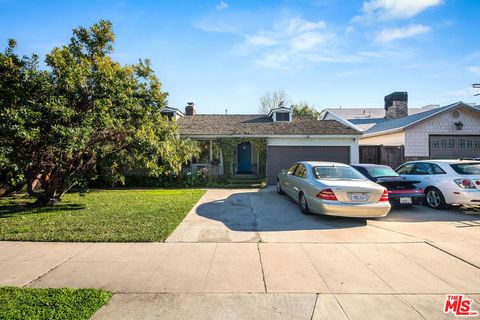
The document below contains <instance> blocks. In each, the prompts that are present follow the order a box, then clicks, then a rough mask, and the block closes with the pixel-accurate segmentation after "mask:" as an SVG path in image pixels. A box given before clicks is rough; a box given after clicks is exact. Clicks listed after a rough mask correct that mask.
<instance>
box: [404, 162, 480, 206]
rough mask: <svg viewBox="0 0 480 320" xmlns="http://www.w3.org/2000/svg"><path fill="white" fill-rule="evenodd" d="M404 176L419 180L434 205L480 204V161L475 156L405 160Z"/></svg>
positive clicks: (429, 202) (427, 201)
mask: <svg viewBox="0 0 480 320" xmlns="http://www.w3.org/2000/svg"><path fill="white" fill-rule="evenodd" d="M395 171H396V172H397V173H398V174H400V175H401V176H402V177H407V178H408V179H411V180H419V181H420V183H419V184H417V186H418V187H420V188H422V189H424V190H425V203H426V204H427V205H428V206H429V207H431V208H434V209H441V208H443V207H445V205H447V204H449V205H467V206H480V162H479V161H473V160H422V161H411V162H407V163H404V164H402V165H401V166H400V167H398V168H397V169H396V170H395Z"/></svg>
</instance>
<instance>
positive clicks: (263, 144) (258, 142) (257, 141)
mask: <svg viewBox="0 0 480 320" xmlns="http://www.w3.org/2000/svg"><path fill="white" fill-rule="evenodd" d="M242 142H251V143H253V147H254V148H255V150H256V151H257V153H258V155H259V164H258V166H259V171H260V172H259V173H260V177H264V176H265V173H266V172H265V166H266V163H267V141H266V140H265V139H262V138H221V139H219V140H218V144H219V145H220V148H221V149H222V155H223V175H224V177H225V178H227V179H228V178H230V177H231V176H232V173H233V172H232V170H233V162H232V159H233V154H234V152H235V148H236V147H237V145H238V144H240V143H242Z"/></svg>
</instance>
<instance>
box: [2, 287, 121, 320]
mask: <svg viewBox="0 0 480 320" xmlns="http://www.w3.org/2000/svg"><path fill="white" fill-rule="evenodd" d="M111 296H112V294H111V293H110V292H108V291H104V290H97V289H76V290H75V289H31V288H13V287H3V288H2V287H0V319H2V320H13V319H18V320H20V319H21V320H24V319H29V320H37V319H38V320H43V319H52V320H53V319H62V320H63V319H69V320H80V319H90V318H91V317H92V316H93V314H94V313H95V312H96V311H97V310H98V309H100V307H101V306H103V305H104V304H106V303H107V302H108V300H110V297H111Z"/></svg>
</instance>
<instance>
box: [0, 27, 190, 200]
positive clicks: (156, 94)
mask: <svg viewBox="0 0 480 320" xmlns="http://www.w3.org/2000/svg"><path fill="white" fill-rule="evenodd" d="M113 43H114V34H113V32H112V26H111V23H110V22H108V21H100V22H99V23H96V24H94V25H93V26H91V27H90V28H83V27H80V28H77V29H74V30H73V36H72V38H71V40H70V43H69V44H68V45H65V46H62V47H58V48H54V49H53V50H52V51H51V52H50V54H48V55H47V57H46V59H45V63H46V65H47V66H48V68H47V69H46V70H41V69H40V68H39V65H38V57H37V56H32V57H23V58H20V57H19V56H17V55H16V54H15V53H14V48H15V45H16V44H15V41H13V40H11V41H9V44H8V47H7V49H6V50H5V51H4V52H3V53H0V168H1V170H0V171H1V172H0V176H1V177H2V179H3V180H4V181H7V183H10V184H14V183H18V182H19V180H24V181H25V182H26V184H27V190H28V192H29V194H30V195H32V196H34V197H37V198H38V201H37V202H38V203H39V204H47V203H52V202H55V201H58V200H61V198H62V196H63V195H64V194H65V193H66V192H67V191H68V190H70V189H71V188H72V187H73V186H74V185H78V184H80V185H82V184H84V183H85V181H86V178H87V177H88V175H89V174H91V173H92V170H93V169H94V168H95V167H96V166H97V165H99V162H101V161H104V162H105V163H108V165H109V166H110V168H111V169H112V171H115V172H117V173H121V169H122V168H125V167H143V168H146V169H149V171H150V172H151V173H152V174H156V175H158V174H161V173H163V172H165V171H175V172H178V171H179V170H180V166H181V164H182V163H183V162H185V161H186V160H187V159H189V158H190V156H191V155H192V154H195V153H196V152H198V148H197V146H196V145H195V144H194V143H193V142H191V141H188V140H181V139H180V138H179V136H178V133H177V126H176V124H175V122H172V121H168V120H167V119H166V118H165V117H163V116H162V115H161V114H160V110H161V109H162V108H164V107H165V106H166V104H167V100H166V99H167V93H165V92H163V91H162V90H161V84H160V81H159V80H158V79H157V77H156V76H155V74H154V72H153V70H152V69H151V67H150V63H149V61H148V60H144V61H142V60H140V61H139V63H138V64H133V65H121V64H119V63H118V62H115V61H114V60H113V59H112V57H111V53H112V51H113Z"/></svg>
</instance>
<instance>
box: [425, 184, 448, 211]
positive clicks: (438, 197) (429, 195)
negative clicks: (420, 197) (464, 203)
mask: <svg viewBox="0 0 480 320" xmlns="http://www.w3.org/2000/svg"><path fill="white" fill-rule="evenodd" d="M425 203H426V204H427V206H429V207H430V208H433V209H443V208H444V207H445V198H444V197H443V194H442V192H440V190H438V189H436V188H430V189H427V191H426V193H425Z"/></svg>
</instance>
